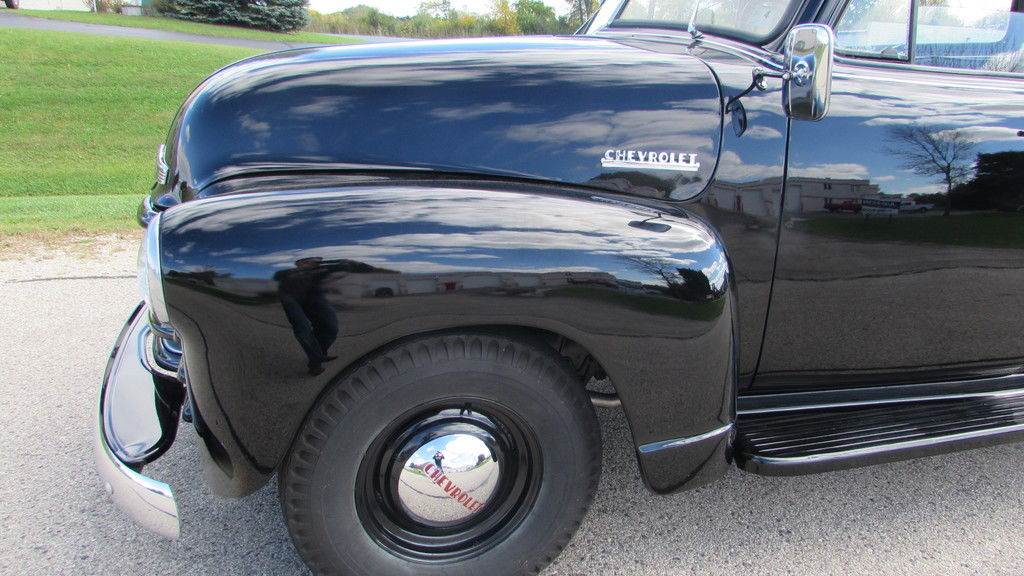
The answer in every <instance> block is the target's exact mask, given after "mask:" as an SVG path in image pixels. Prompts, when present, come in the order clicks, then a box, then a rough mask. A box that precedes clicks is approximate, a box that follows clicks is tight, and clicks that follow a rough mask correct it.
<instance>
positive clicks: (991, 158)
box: [950, 152, 1024, 211]
mask: <svg viewBox="0 0 1024 576" xmlns="http://www.w3.org/2000/svg"><path fill="white" fill-rule="evenodd" d="M1022 182H1024V152H996V153H993V154H978V161H977V164H976V165H975V176H974V179H973V180H971V181H970V182H967V183H965V184H962V185H960V186H958V187H957V188H956V189H954V190H953V192H952V194H951V195H950V201H951V203H952V204H953V207H955V208H956V209H958V210H1004V211H1021V210H1022V209H1024V185H1021V183H1022Z"/></svg>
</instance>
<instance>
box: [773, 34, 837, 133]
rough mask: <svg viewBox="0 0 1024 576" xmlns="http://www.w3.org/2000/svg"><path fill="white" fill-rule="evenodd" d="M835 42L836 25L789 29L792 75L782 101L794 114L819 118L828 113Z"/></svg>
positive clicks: (787, 65)
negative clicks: (834, 28) (833, 29)
mask: <svg viewBox="0 0 1024 576" xmlns="http://www.w3.org/2000/svg"><path fill="white" fill-rule="evenodd" d="M835 45H836V37H835V33H834V32H832V28H830V27H828V26H824V25H822V24H800V25H798V26H794V27H793V29H792V30H790V31H789V34H788V35H787V36H786V43H785V48H784V50H783V58H784V60H783V65H784V66H785V70H786V74H787V75H788V79H787V80H786V82H785V83H784V85H783V88H782V101H783V104H784V105H785V107H786V114H788V115H789V117H790V118H793V119H794V120H813V121H817V120H821V119H822V118H824V117H825V115H826V114H828V103H829V98H830V96H831V94H832V61H833V59H834V56H835Z"/></svg>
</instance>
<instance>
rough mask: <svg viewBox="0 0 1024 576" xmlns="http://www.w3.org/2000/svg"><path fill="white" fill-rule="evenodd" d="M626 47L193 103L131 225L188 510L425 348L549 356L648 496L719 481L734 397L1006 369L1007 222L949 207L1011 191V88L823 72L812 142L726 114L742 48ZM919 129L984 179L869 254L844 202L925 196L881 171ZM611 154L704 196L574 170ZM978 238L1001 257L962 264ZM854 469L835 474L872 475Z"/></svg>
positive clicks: (239, 89) (289, 68) (271, 76)
mask: <svg viewBox="0 0 1024 576" xmlns="http://www.w3.org/2000/svg"><path fill="white" fill-rule="evenodd" d="M809 4H813V3H809ZM827 4H828V7H829V8H831V7H832V5H833V4H835V3H832V2H830V3H827ZM833 12H834V11H833V10H831V9H828V10H816V9H814V7H812V6H810V5H808V6H807V7H806V9H805V10H804V11H803V12H801V14H803V16H802V17H801V18H803V19H805V20H806V19H809V18H816V17H817V16H816V15H817V14H825V15H829V14H832V13H833ZM644 32H649V31H623V30H615V31H603V32H601V33H600V34H601V35H602V36H604V38H576V39H519V40H479V41H461V42H439V43H410V44H402V45H394V46H374V47H360V48H328V49H320V50H302V51H292V52H286V53H280V54H275V55H267V56H261V57H257V58H255V59H251V60H247V61H244V62H242V63H240V64H237V65H234V66H232V67H229V68H227V69H225V70H223V71H221V72H220V73H218V74H216V75H214V76H213V77H212V78H211V79H210V80H208V81H207V82H206V83H204V84H203V85H202V86H201V87H200V88H199V89H198V90H197V91H196V92H195V93H194V94H193V95H192V96H191V97H190V99H189V100H188V101H187V102H186V104H185V106H184V107H183V108H182V111H181V113H180V114H179V117H178V119H177V120H176V123H175V126H174V128H173V129H172V132H171V136H170V139H169V142H168V144H169V150H170V152H169V154H170V157H169V161H170V164H171V166H172V179H171V181H170V182H169V183H168V184H167V185H166V186H158V187H156V188H155V190H154V193H153V196H152V202H153V205H154V206H155V208H156V209H162V208H166V207H168V206H174V207H173V208H171V209H170V210H168V212H167V213H166V215H165V217H164V219H163V220H164V223H163V226H164V232H163V235H162V246H163V249H164V253H163V258H164V262H163V264H164V273H165V277H166V288H165V290H166V293H167V298H168V303H169V305H170V307H171V316H172V323H173V324H174V327H175V329H176V330H177V332H178V334H179V336H180V337H181V339H182V342H183V345H184V358H185V361H186V365H187V369H188V373H189V379H190V384H191V390H192V394H193V396H192V398H193V401H194V402H195V408H196V413H197V414H199V415H200V416H199V418H198V422H197V423H198V424H199V428H200V432H201V435H202V436H203V437H204V439H205V440H206V445H207V447H208V450H207V457H208V458H209V463H210V465H208V466H206V468H205V469H206V472H207V478H208V480H210V481H211V482H212V484H213V486H214V488H215V489H216V490H217V491H219V492H221V493H224V494H243V493H246V492H249V491H251V490H253V489H255V488H257V487H259V486H260V485H261V484H262V483H263V482H264V481H265V479H266V478H267V477H268V476H269V475H270V473H272V471H273V470H274V468H275V467H276V466H277V465H278V464H279V462H280V461H281V458H282V457H283V455H284V454H285V452H286V451H287V449H288V446H289V445H290V443H291V439H292V437H293V435H294V433H295V430H296V429H297V428H298V425H299V423H300V422H301V421H302V419H303V418H304V417H305V415H306V412H307V411H308V409H309V407H310V406H311V405H312V403H313V402H314V401H315V399H316V398H317V396H318V395H319V394H320V392H321V391H322V390H323V388H324V387H325V386H326V385H327V384H329V383H330V382H331V381H332V380H333V379H334V378H336V377H337V376H338V375H339V374H340V373H342V372H343V371H344V370H345V369H346V368H347V367H349V366H351V365H353V363H357V362H358V361H359V360H360V359H361V358H363V357H365V356H366V355H368V354H371V353H372V352H373V351H374V350H377V349H379V348H380V347H383V346H387V345H388V344H389V343H392V342H395V341H396V340H400V339H402V338H405V337H408V336H412V335H416V334H421V333H424V332H433V331H444V330H455V329H459V328H462V327H469V326H472V327H493V328H494V329H496V330H503V331H507V330H510V329H517V330H525V331H529V332H530V333H532V334H537V335H541V336H544V337H547V338H549V339H550V338H555V337H563V338H567V339H569V340H571V341H573V342H575V343H578V344H579V345H580V346H582V347H583V348H585V349H586V350H587V351H588V352H589V353H591V354H592V355H593V356H594V358H595V359H596V360H597V361H598V362H599V363H600V364H601V367H602V368H603V369H604V370H605V371H607V373H608V374H609V375H610V376H611V379H612V381H613V382H614V384H615V386H616V389H617V392H618V394H619V396H620V397H621V399H622V402H623V407H624V409H625V411H626V414H627V417H628V418H629V421H630V425H631V427H632V432H633V436H634V442H635V444H636V446H637V448H638V457H639V460H640V466H641V471H642V474H643V476H644V479H645V481H646V482H647V483H648V484H649V485H650V486H651V487H652V488H653V489H654V490H656V491H658V492H667V491H671V490H674V489H679V488H686V487H692V486H695V485H698V484H700V483H703V482H706V481H709V480H712V479H714V478H715V477H717V476H719V475H720V474H721V473H722V471H723V470H724V466H725V464H726V463H727V462H728V461H729V459H730V458H731V457H732V444H731V442H732V439H733V432H732V429H728V428H724V427H727V426H728V425H729V424H731V423H733V421H734V419H735V407H734V402H735V398H736V394H737V392H740V393H743V394H764V393H777V392H797V391H810V393H811V395H812V396H813V395H814V394H818V393H829V392H831V391H836V390H837V389H846V388H853V387H863V390H864V391H868V390H880V389H881V390H885V391H886V392H888V390H889V389H892V391H893V396H895V397H898V396H900V395H901V394H903V392H901V390H900V388H899V387H897V386H894V385H900V384H915V385H924V384H928V385H933V384H934V383H936V382H953V381H955V380H963V379H969V380H971V381H974V382H982V384H980V385H979V386H980V387H982V388H984V387H986V386H988V385H989V384H993V385H997V384H998V383H997V382H996V381H995V380H983V379H984V378H986V377H991V376H1001V375H1008V374H1014V373H1021V372H1024V359H1022V358H1024V357H1022V354H1024V347H1022V346H1021V340H1020V334H1021V333H1022V330H1021V328H1024V315H1021V314H1020V313H1019V312H1017V311H1019V310H1021V309H1024V307H1022V304H1024V289H1022V288H1021V286H1024V282H1021V280H1024V278H1022V277H1021V272H1022V269H1024V266H1022V264H1024V257H1022V253H1024V246H1022V243H1024V238H1022V237H1021V236H1019V235H1014V233H1013V230H1014V223H1015V222H1018V221H1020V220H1014V219H1015V218H1018V219H1022V218H1024V213H1016V212H1014V211H1013V210H1012V209H1007V206H1002V205H1000V206H995V207H993V206H988V207H986V208H985V209H984V210H982V209H980V208H979V207H978V206H977V202H978V201H979V200H978V198H979V197H986V194H987V195H988V197H989V198H990V199H991V198H996V197H998V198H1001V199H1003V200H1005V199H1006V198H1009V199H1010V201H1012V199H1013V196H1012V194H1010V195H1007V194H1004V193H1003V191H1005V189H1007V188H1008V187H1012V186H1013V185H1014V184H1016V185H1018V186H1019V182H1020V181H1021V180H1020V178H1021V175H1020V172H1019V166H1020V162H1019V160H1020V156H1021V155H1022V154H1024V138H1020V137H1019V135H1020V134H1021V133H1022V132H1020V131H1021V130H1024V126H1020V127H1018V126H1016V125H1015V124H1014V123H1015V122H1017V121H1018V119H1019V118H1020V117H1021V111H1022V110H1021V106H1020V104H1019V102H1020V101H1021V100H1020V97H1021V96H1024V93H1022V90H1024V89H1022V80H1020V79H1013V78H1003V79H993V78H989V77H985V76H983V75H975V76H971V75H964V74H962V73H961V74H948V73H938V72H935V71H926V70H917V69H911V68H899V67H896V68H893V67H891V66H887V65H882V64H875V63H871V62H865V61H841V62H840V63H839V65H837V68H836V69H837V72H836V76H835V78H834V81H833V90H834V93H833V100H832V111H831V115H830V116H829V117H828V118H827V119H826V120H824V121H822V122H820V123H808V122H794V123H791V122H790V121H789V120H788V119H787V118H786V116H785V114H784V112H783V109H782V102H781V81H780V80H777V79H768V81H767V82H768V86H767V90H763V91H762V90H750V88H751V86H750V84H751V78H752V75H751V73H752V70H753V69H754V67H756V66H760V67H766V68H771V67H773V66H774V63H773V61H772V58H771V54H769V53H768V52H766V51H764V50H762V49H761V48H758V47H752V46H747V45H743V44H739V43H736V42H731V41H726V40H719V39H714V38H707V39H706V40H705V41H702V42H699V43H694V42H692V41H690V40H689V38H688V36H686V35H685V34H684V33H678V34H677V35H676V37H671V34H666V32H665V31H661V36H660V37H653V36H650V35H648V34H644ZM723 111H724V112H723ZM917 124H921V125H925V126H926V127H927V130H928V131H929V133H934V132H941V131H962V132H963V133H964V134H965V135H966V137H968V138H969V139H970V141H971V142H972V146H973V148H972V151H973V152H976V153H977V154H979V156H977V159H978V166H986V165H991V166H994V167H995V168H1000V167H1002V168H1005V169H1006V170H1009V172H1008V174H1009V176H1005V174H1004V176H1005V177H1004V179H1003V180H999V179H998V178H997V177H994V176H992V174H988V173H983V172H984V171H983V170H979V169H975V171H974V174H973V175H972V179H971V180H970V181H969V182H964V183H961V184H960V185H961V188H958V189H957V191H955V192H954V195H959V196H958V197H959V198H960V200H957V202H961V203H962V202H963V201H964V198H968V199H969V202H968V203H967V204H968V205H964V206H960V207H958V205H957V204H955V203H954V204H953V209H952V210H951V211H950V213H949V214H948V215H945V214H944V212H945V211H944V210H942V209H938V210H934V209H933V210H926V211H925V213H923V214H913V215H910V214H904V215H900V216H899V217H897V218H894V219H893V220H892V221H891V222H890V221H888V220H886V222H885V223H883V224H884V225H886V226H888V225H890V224H891V226H892V227H890V228H881V229H880V228H879V226H878V224H879V222H878V221H876V220H872V221H868V220H865V219H864V215H863V214H862V213H860V211H857V212H854V210H855V209H857V208H858V207H860V206H861V200H862V198H863V197H865V196H878V195H879V194H880V193H882V192H885V193H889V194H899V195H902V196H905V197H909V194H911V193H913V192H915V191H917V190H918V189H919V188H920V187H925V186H928V187H931V188H930V189H931V190H932V191H934V190H935V185H936V182H935V180H934V178H931V177H926V176H920V175H916V174H914V173H912V172H907V170H906V169H905V168H902V167H901V165H900V163H899V162H898V156H899V154H900V144H899V142H898V138H895V137H894V134H895V132H894V131H893V127H894V126H912V125H917ZM904 144H905V142H904ZM628 148H637V149H641V150H652V149H653V150H656V151H661V150H663V149H664V150H666V151H669V150H672V151H680V152H689V151H690V150H695V151H697V152H699V154H700V157H701V168H700V170H699V171H698V172H697V173H696V174H695V175H694V176H693V177H692V178H678V177H677V178H674V179H668V180H666V179H665V178H664V175H663V174H659V173H656V172H654V171H649V170H648V171H643V172H630V173H615V172H612V171H606V170H603V169H602V167H601V165H600V158H601V156H602V155H603V154H604V152H605V150H608V149H628ZM1015 167H1016V168H1015ZM1014 170H1018V171H1017V172H1014ZM1000 183H1001V184H1000ZM840 186H849V187H851V190H853V191H854V192H851V194H849V195H848V196H847V197H844V196H843V195H842V193H841V192H840V191H839V189H838V188H837V187H840ZM818 189H820V190H821V193H820V194H816V193H815V192H814V191H815V190H818ZM826 191H827V192H826ZM613 192H619V193H622V194H614V193H613ZM972 195H973V196H972ZM852 199H855V200H856V202H854V200H852ZM847 200H849V202H847ZM919 200H920V199H919ZM1003 200H1000V202H1002V201H1003ZM921 202H924V200H921ZM1022 203H1024V202H1022ZM179 204H180V205H179ZM1011 208H1012V207H1011ZM993 215H994V216H993ZM979 216H980V217H981V220H984V219H985V218H997V219H999V220H1000V224H999V225H1000V226H1003V228H1001V230H1004V232H1005V231H1009V232H1007V234H1009V235H1008V236H1006V235H1005V234H1004V236H998V235H996V236H989V237H985V235H984V234H981V235H980V236H979V235H978V231H979V230H985V229H986V228H985V226H986V223H985V222H982V221H981V220H972V219H977V218H978V217H979ZM926 219H930V220H926ZM924 222H927V223H928V224H929V225H923V224H922V223H924ZM1021 224H1022V228H1021V229H1024V222H1021ZM901 226H902V227H903V228H900V227H901ZM915 226H916V227H917V228H916V229H917V230H919V232H917V233H914V232H911V233H907V232H906V228H908V227H910V228H913V227H915ZM940 388H941V386H940ZM905 391H906V394H904V395H905V396H908V395H911V394H912V390H910V389H906V390H905ZM947 392H948V390H947ZM863 393H865V392H860V393H851V394H863ZM840 395H841V394H840ZM797 396H800V398H797ZM772 398H774V399H779V398H789V399H790V400H793V401H794V402H804V401H807V402H808V403H810V400H808V398H809V397H803V396H801V395H799V394H793V395H788V394H787V395H780V394H775V395H773V396H772ZM765 402H770V401H769V400H766V401H765ZM819 416H820V415H819ZM825 416H827V414H826V415H825ZM910 416H911V417H913V418H917V419H919V420H920V421H922V422H924V421H926V420H927V419H928V415H927V413H926V412H922V413H920V414H911V415H910ZM746 417H749V415H748V416H746ZM881 417H882V416H879V418H881ZM826 419H827V418H826ZM750 421H752V420H748V422H750ZM765 421H766V422H770V419H766V420H765ZM894 422H896V423H897V424H899V423H900V421H894ZM779 423H780V425H788V424H787V423H785V422H782V421H781V420H780V421H779ZM739 424H740V425H741V426H742V424H743V420H742V419H741V420H740V422H739ZM947 424H949V423H948V422H947ZM951 426H952V427H951ZM953 428H955V426H953V425H952V424H950V425H949V426H947V427H946V428H945V430H946V431H947V432H948V431H949V430H952V429H953ZM723 429H725V430H727V431H728V433H722V434H720V435H715V436H713V437H708V438H704V439H699V441H693V442H689V441H687V439H693V438H695V437H697V438H699V437H701V436H702V435H704V434H706V433H708V432H709V431H713V430H723ZM739 432H740V437H741V438H742V437H743V431H742V429H740V431H739ZM796 438H797V441H799V440H801V438H800V437H796ZM975 440H976V439H971V440H970V441H969V442H967V443H970V442H973V441H975ZM990 440H991V438H988V437H986V440H984V441H985V442H987V441H990ZM978 441H979V442H980V441H981V440H978ZM940 445H941V446H942V448H941V449H943V450H945V449H947V448H948V447H949V444H948V443H947V442H946V440H942V439H939V440H936V441H935V442H933V443H931V444H928V445H920V446H915V447H912V448H908V449H907V450H904V451H903V452H901V454H900V457H906V456H908V455H915V454H920V455H923V454H928V453H932V452H934V451H936V450H939V448H937V447H938V446H940ZM871 451H872V454H871V457H870V458H866V459H864V460H857V459H849V460H844V462H854V461H856V462H862V463H863V462H871V461H882V460H884V459H886V458H889V457H890V456H888V455H885V454H884V453H885V452H886V449H885V448H884V447H878V446H874V447H871ZM747 455H748V456H749V455H750V454H747ZM750 461H751V460H750V459H747V460H745V462H750ZM822 462H824V460H822ZM815 465H816V466H818V467H819V468H820V469H825V467H826V464H822V463H821V462H819V463H817V464H815ZM836 465H837V466H839V465H845V464H836ZM748 467H749V468H750V469H753V470H757V471H763V472H770V469H771V466H770V465H768V464H765V465H763V466H760V467H759V465H750V466H748Z"/></svg>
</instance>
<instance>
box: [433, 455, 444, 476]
mask: <svg viewBox="0 0 1024 576" xmlns="http://www.w3.org/2000/svg"><path fill="white" fill-rule="evenodd" d="M442 460H444V452H441V451H440V450H438V451H437V452H434V465H435V466H437V469H438V470H440V471H441V473H442V474H444V466H442V465H441V461H442Z"/></svg>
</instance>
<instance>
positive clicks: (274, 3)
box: [158, 0, 309, 31]
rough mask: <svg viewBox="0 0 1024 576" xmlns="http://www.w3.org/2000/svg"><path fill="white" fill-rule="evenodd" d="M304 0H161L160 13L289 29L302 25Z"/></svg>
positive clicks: (217, 22)
mask: <svg viewBox="0 0 1024 576" xmlns="http://www.w3.org/2000/svg"><path fill="white" fill-rule="evenodd" d="M306 3H307V0H162V1H161V2H160V3H159V5H158V9H159V11H160V12H161V13H162V14H165V15H167V16H171V17H174V18H179V19H181V20H192V21H194V22H207V23H210V24H229V25H232V26H245V27H246V28H259V29H261V30H277V31H292V30H298V29H299V28H302V27H303V26H305V25H306V22H307V21H308V20H309V14H308V13H307V11H306Z"/></svg>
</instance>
